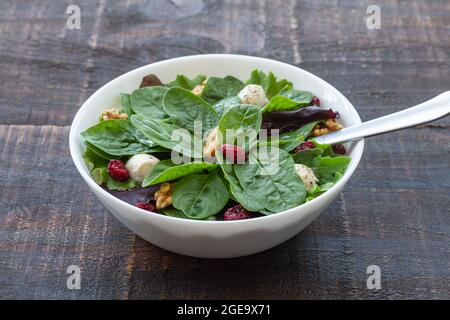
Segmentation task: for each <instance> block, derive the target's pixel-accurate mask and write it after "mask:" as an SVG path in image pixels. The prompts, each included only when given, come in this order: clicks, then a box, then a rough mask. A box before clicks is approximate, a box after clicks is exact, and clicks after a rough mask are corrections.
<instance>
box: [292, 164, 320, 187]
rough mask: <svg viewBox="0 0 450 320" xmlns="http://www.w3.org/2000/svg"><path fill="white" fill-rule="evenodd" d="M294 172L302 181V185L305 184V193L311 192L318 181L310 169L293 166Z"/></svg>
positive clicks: (303, 166)
mask: <svg viewBox="0 0 450 320" xmlns="http://www.w3.org/2000/svg"><path fill="white" fill-rule="evenodd" d="M295 172H297V174H298V176H299V177H300V179H302V180H303V183H304V184H305V188H306V191H308V192H309V191H311V190H312V188H313V187H314V184H315V183H317V182H318V181H319V179H317V177H316V176H315V174H314V171H312V169H311V168H308V167H307V166H305V165H303V164H297V163H296V164H295Z"/></svg>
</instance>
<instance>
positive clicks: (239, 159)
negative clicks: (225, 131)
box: [220, 144, 247, 163]
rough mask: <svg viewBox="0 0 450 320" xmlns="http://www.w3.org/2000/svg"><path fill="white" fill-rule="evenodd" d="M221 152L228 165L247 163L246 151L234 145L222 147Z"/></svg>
mask: <svg viewBox="0 0 450 320" xmlns="http://www.w3.org/2000/svg"><path fill="white" fill-rule="evenodd" d="M220 152H221V153H222V155H223V157H224V158H225V159H226V162H228V163H245V159H246V158H247V156H246V155H245V151H244V149H242V148H240V147H238V146H235V145H232V144H223V145H221V146H220Z"/></svg>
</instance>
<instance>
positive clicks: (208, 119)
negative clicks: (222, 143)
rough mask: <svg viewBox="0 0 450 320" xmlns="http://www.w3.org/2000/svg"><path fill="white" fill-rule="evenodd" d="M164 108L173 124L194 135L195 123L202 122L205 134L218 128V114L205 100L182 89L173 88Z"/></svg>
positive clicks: (168, 94) (165, 99)
mask: <svg viewBox="0 0 450 320" xmlns="http://www.w3.org/2000/svg"><path fill="white" fill-rule="evenodd" d="M163 106H164V110H165V111H166V113H167V114H168V115H169V116H170V118H171V120H172V122H173V123H174V124H176V125H178V126H180V127H182V128H185V129H187V130H189V131H190V132H191V133H194V122H195V121H200V122H201V125H202V130H203V132H206V131H208V130H210V129H212V128H214V127H216V126H217V123H218V121H219V117H218V116H217V112H216V111H215V110H214V108H213V107H212V106H210V105H209V104H208V103H207V102H206V101H205V100H203V99H202V98H200V97H198V96H196V95H195V94H193V93H192V92H190V91H187V90H185V89H182V88H177V87H175V88H171V89H169V90H168V91H167V93H166V95H165V96H164V99H163Z"/></svg>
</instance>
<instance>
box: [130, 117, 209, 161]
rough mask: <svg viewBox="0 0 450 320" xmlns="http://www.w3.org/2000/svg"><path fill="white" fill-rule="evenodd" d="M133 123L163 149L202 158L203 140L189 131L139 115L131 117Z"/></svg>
mask: <svg viewBox="0 0 450 320" xmlns="http://www.w3.org/2000/svg"><path fill="white" fill-rule="evenodd" d="M131 122H132V123H133V125H134V126H135V127H136V128H137V129H138V130H139V131H140V132H141V133H142V134H143V135H144V136H146V137H148V138H149V139H151V140H152V141H154V142H155V143H157V144H158V145H159V146H161V147H164V148H166V149H171V150H173V151H176V152H179V153H181V154H183V155H185V156H189V157H192V158H201V157H202V150H201V149H202V148H201V147H202V140H201V139H200V138H198V137H195V136H192V135H191V134H190V133H189V132H188V131H187V130H184V129H181V128H180V127H178V126H176V125H173V124H170V123H167V122H164V121H162V120H160V119H150V118H148V117H145V116H143V115H138V114H134V115H132V116H131ZM174 132H175V133H176V134H177V135H176V136H175V135H173V133H174ZM172 137H173V138H174V139H172ZM175 137H178V138H179V140H178V141H177V140H175Z"/></svg>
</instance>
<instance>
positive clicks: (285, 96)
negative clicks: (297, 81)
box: [263, 90, 314, 112]
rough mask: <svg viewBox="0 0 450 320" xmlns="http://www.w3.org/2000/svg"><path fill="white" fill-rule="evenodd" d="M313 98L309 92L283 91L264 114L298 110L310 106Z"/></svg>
mask: <svg viewBox="0 0 450 320" xmlns="http://www.w3.org/2000/svg"><path fill="white" fill-rule="evenodd" d="M313 97H314V96H313V94H312V93H311V92H309V91H301V90H287V91H283V92H281V93H280V94H279V95H276V96H275V97H273V98H272V99H270V101H269V103H268V104H267V105H266V106H265V107H264V109H263V112H271V111H291V110H297V109H300V108H301V107H305V106H309V105H310V103H311V101H312V99H313Z"/></svg>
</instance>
